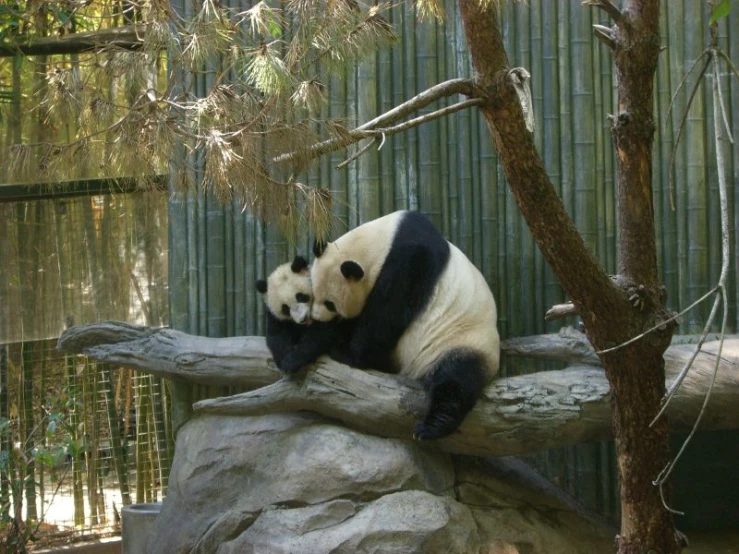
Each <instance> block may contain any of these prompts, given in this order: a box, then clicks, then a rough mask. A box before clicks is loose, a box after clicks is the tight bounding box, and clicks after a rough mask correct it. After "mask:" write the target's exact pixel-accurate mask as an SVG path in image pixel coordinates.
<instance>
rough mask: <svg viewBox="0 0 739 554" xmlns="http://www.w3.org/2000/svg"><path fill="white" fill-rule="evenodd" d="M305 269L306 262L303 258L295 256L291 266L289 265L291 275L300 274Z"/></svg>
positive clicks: (306, 266)
mask: <svg viewBox="0 0 739 554" xmlns="http://www.w3.org/2000/svg"><path fill="white" fill-rule="evenodd" d="M307 268H308V260H306V259H305V258H304V257H303V256H295V259H294V260H293V263H292V265H290V269H292V272H293V273H300V272H301V271H303V270H304V269H307Z"/></svg>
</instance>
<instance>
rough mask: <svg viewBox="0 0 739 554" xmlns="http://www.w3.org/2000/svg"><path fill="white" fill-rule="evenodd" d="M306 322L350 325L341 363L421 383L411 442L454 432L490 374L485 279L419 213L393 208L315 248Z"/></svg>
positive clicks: (495, 356) (491, 325) (490, 304)
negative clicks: (422, 408)
mask: <svg viewBox="0 0 739 554" xmlns="http://www.w3.org/2000/svg"><path fill="white" fill-rule="evenodd" d="M314 254H315V256H316V258H315V260H314V261H313V264H312V265H311V284H312V287H313V305H312V309H311V317H312V319H313V320H314V321H321V322H328V321H332V320H335V319H337V318H338V319H343V320H349V321H353V325H354V328H353V331H352V334H351V338H350V340H349V344H348V349H347V350H348V351H347V354H348V356H349V360H348V361H349V363H350V364H351V365H353V366H355V367H360V368H374V369H379V370H385V371H388V370H389V371H394V372H397V373H399V374H401V375H404V376H408V377H411V378H415V379H418V380H420V381H422V382H423V384H424V386H425V389H426V391H427V396H428V413H427V414H426V416H425V418H424V419H423V421H421V422H419V423H418V424H417V425H416V427H415V432H414V436H415V437H416V438H418V439H435V438H440V437H444V436H446V435H448V434H450V433H452V432H453V431H454V430H456V429H457V427H459V425H460V424H461V423H462V420H463V419H464V418H465V416H466V415H467V414H468V413H469V411H470V410H471V409H472V408H473V406H474V405H475V402H476V401H477V399H478V398H479V396H480V394H481V392H482V390H483V388H484V387H485V385H487V384H488V383H489V382H490V380H491V379H492V377H493V376H494V375H495V374H496V373H497V372H498V365H499V358H500V341H499V337H498V328H497V313H496V307H495V300H494V299H493V295H492V293H491V291H490V288H489V287H488V285H487V283H486V281H485V278H484V277H483V276H482V274H481V273H480V272H479V271H478V269H477V268H476V267H475V266H474V265H473V264H472V262H470V260H469V259H468V258H467V257H466V256H465V255H464V254H463V253H462V251H461V250H459V249H458V248H457V247H456V246H454V245H453V244H451V243H449V242H448V241H447V240H445V239H444V237H443V236H442V235H441V233H439V231H438V230H437V229H436V228H435V227H434V225H433V224H432V223H431V221H429V220H428V219H427V218H426V217H425V216H424V215H423V214H421V213H419V212H412V211H399V212H395V213H392V214H389V215H386V216H384V217H381V218H379V219H375V220H373V221H370V222H368V223H365V224H363V225H361V226H359V227H357V228H356V229H353V230H352V231H349V232H348V233H346V234H344V235H342V236H341V237H339V238H338V239H336V240H335V241H334V242H332V243H328V244H319V243H316V245H315V246H314Z"/></svg>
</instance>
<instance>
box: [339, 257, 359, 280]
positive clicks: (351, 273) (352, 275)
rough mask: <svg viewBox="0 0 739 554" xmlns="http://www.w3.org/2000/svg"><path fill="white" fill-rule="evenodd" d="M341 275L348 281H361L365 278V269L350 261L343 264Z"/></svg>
mask: <svg viewBox="0 0 739 554" xmlns="http://www.w3.org/2000/svg"><path fill="white" fill-rule="evenodd" d="M341 274H342V275H343V276H344V277H346V278H347V279H354V280H355V281H359V280H361V279H362V277H364V269H362V266H361V265H359V264H358V263H357V262H353V261H351V260H349V261H346V262H344V263H342V264H341Z"/></svg>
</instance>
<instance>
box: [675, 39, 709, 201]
mask: <svg viewBox="0 0 739 554" xmlns="http://www.w3.org/2000/svg"><path fill="white" fill-rule="evenodd" d="M704 57H705V59H706V61H705V63H704V64H703V67H702V68H701V72H700V75H698V79H696V81H695V85H693V88H692V90H691V91H690V97H689V98H688V104H687V105H686V106H685V111H684V112H683V115H682V117H681V118H680V126H679V127H678V129H677V136H676V137H675V144H674V145H673V146H672V152H670V160H669V161H668V163H667V167H668V168H669V169H668V175H667V183H668V187H669V191H670V207H671V208H672V209H673V210H674V209H675V186H674V184H673V183H674V171H673V166H674V163H675V155H676V154H677V147H678V146H679V144H680V137H681V136H682V134H683V129H684V128H685V123H686V122H687V120H688V112H689V111H690V106H691V105H692V104H693V99H694V98H695V94H696V92H698V86H699V85H700V82H701V80H702V79H703V75H705V73H706V70H707V69H708V64H709V63H711V57H712V55H711V51H710V50H705V51H704V52H703V53H702V54H701V55H700V56H698V58H697V59H696V60H695V62H694V63H693V65H692V66H691V68H690V70H689V71H688V73H687V74H686V75H685V77H683V80H682V81H681V82H680V85H679V86H678V88H677V90H676V91H675V95H674V96H673V101H674V100H675V96H677V94H678V92H680V89H681V88H682V86H683V84H684V83H685V80H686V79H687V77H688V76H689V75H690V73H691V72H692V71H693V68H694V67H695V65H696V63H698V60H700V59H702V58H704ZM671 109H672V102H670V107H669V108H668V109H667V118H668V119H669V116H670V110H671Z"/></svg>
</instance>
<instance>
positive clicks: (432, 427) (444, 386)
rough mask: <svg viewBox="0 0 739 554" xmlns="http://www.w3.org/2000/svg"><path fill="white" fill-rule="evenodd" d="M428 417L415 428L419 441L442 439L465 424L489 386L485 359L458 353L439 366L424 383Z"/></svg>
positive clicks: (450, 353)
mask: <svg viewBox="0 0 739 554" xmlns="http://www.w3.org/2000/svg"><path fill="white" fill-rule="evenodd" d="M424 386H425V388H426V394H427V397H428V412H427V414H426V417H425V418H424V419H423V421H421V422H420V423H418V424H417V425H416V427H415V429H414V433H413V437H414V438H416V439H418V440H431V439H440V438H442V437H445V436H447V435H449V434H451V433H452V432H454V431H456V429H457V428H458V427H459V426H460V425H461V424H462V421H463V420H464V418H465V417H466V416H467V414H468V413H469V412H470V410H471V409H472V408H473V407H474V406H475V402H477V399H478V398H479V397H480V394H481V392H482V389H483V388H484V387H485V360H484V359H483V357H482V356H480V355H479V354H478V353H476V352H472V351H469V350H454V351H451V352H448V353H447V354H446V355H445V356H443V357H442V358H441V359H440V360H439V361H438V362H437V364H436V367H435V368H434V369H433V370H432V371H431V372H430V373H429V375H428V376H427V377H426V379H425V381H424Z"/></svg>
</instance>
